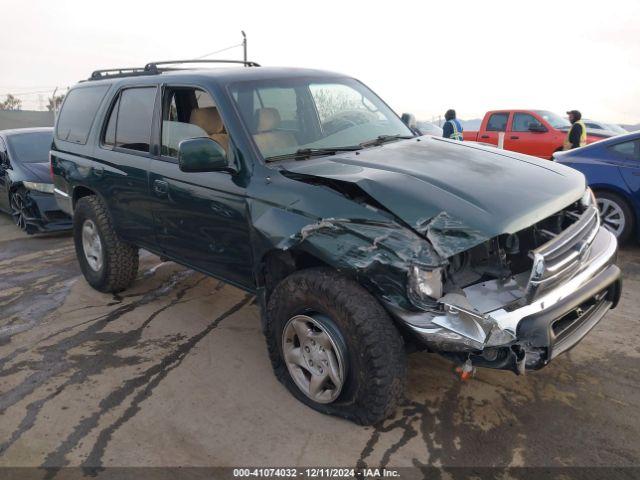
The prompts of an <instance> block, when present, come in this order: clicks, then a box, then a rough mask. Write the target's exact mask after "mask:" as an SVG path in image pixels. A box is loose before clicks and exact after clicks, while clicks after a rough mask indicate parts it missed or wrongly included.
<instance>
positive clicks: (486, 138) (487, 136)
mask: <svg viewBox="0 0 640 480" xmlns="http://www.w3.org/2000/svg"><path fill="white" fill-rule="evenodd" d="M508 122H509V112H494V113H491V114H489V118H488V119H487V125H486V126H485V129H484V130H483V131H481V132H479V135H478V141H479V142H482V143H490V144H492V145H498V138H499V135H500V133H505V132H506V131H507V124H508Z"/></svg>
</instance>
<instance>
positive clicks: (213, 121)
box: [189, 107, 224, 135]
mask: <svg viewBox="0 0 640 480" xmlns="http://www.w3.org/2000/svg"><path fill="white" fill-rule="evenodd" d="M189 123H192V124H194V125H197V126H199V127H200V128H201V129H203V130H204V131H205V132H207V135H215V134H216V133H222V132H223V131H224V125H223V123H222V119H221V118H220V114H219V113H218V109H217V108H216V107H204V108H194V109H193V110H191V118H189Z"/></svg>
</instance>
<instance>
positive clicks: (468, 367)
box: [455, 358, 476, 382]
mask: <svg viewBox="0 0 640 480" xmlns="http://www.w3.org/2000/svg"><path fill="white" fill-rule="evenodd" d="M455 371H456V373H457V374H458V375H460V380H462V381H463V382H466V381H467V380H469V379H470V378H471V377H473V376H475V374H476V369H475V367H474V366H473V364H472V363H471V359H470V358H468V359H467V361H466V362H464V363H463V364H462V366H460V367H456V369H455Z"/></svg>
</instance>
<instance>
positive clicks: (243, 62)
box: [144, 58, 260, 72]
mask: <svg viewBox="0 0 640 480" xmlns="http://www.w3.org/2000/svg"><path fill="white" fill-rule="evenodd" d="M177 63H234V64H238V65H244V66H245V67H259V66H260V64H258V63H256V62H251V61H249V60H206V59H200V58H197V59H193V60H164V61H162V62H149V63H147V64H146V65H145V67H144V69H145V70H147V71H150V72H160V71H161V69H159V68H158V65H175V64H177Z"/></svg>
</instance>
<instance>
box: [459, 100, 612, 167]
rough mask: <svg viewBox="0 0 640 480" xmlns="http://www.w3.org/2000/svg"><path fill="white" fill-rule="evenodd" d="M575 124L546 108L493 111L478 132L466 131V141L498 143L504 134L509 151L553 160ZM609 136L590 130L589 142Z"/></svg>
mask: <svg viewBox="0 0 640 480" xmlns="http://www.w3.org/2000/svg"><path fill="white" fill-rule="evenodd" d="M570 127H571V124H570V123H569V121H568V120H567V119H565V118H562V117H561V116H560V115H557V114H555V113H553V112H549V111H546V110H493V111H490V112H487V113H486V114H485V116H484V119H483V120H482V124H481V125H480V130H479V131H478V132H474V131H471V132H467V131H465V132H463V138H464V140H466V141H472V142H482V143H489V144H493V145H498V139H499V137H500V133H504V145H503V148H504V149H505V150H512V151H514V152H520V153H526V154H528V155H534V156H536V157H542V158H546V159H551V156H552V155H553V154H554V153H555V152H557V151H558V150H562V144H563V142H564V140H565V138H566V137H567V132H568V131H569V128H570ZM607 136H608V135H606V134H605V135H602V134H600V135H598V134H594V133H593V132H591V131H590V130H589V129H587V143H593V142H597V141H598V140H602V139H603V138H606V137H607Z"/></svg>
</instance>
